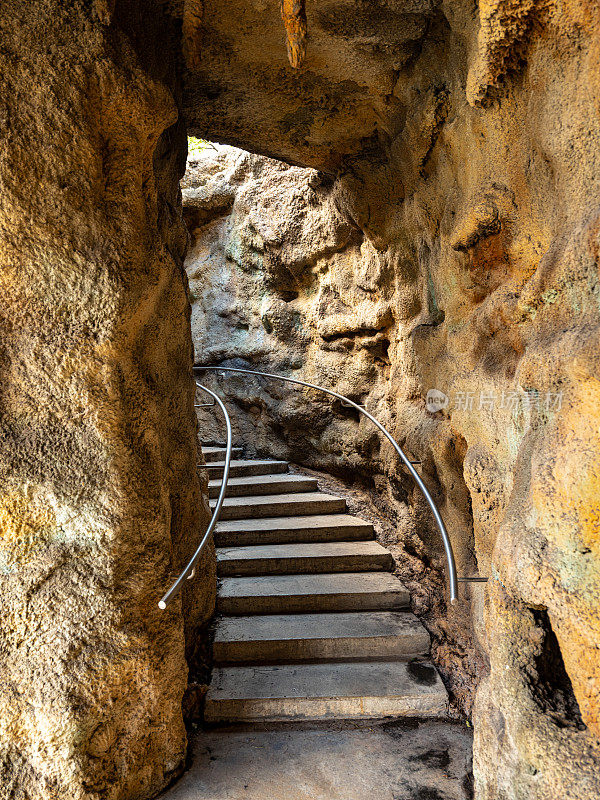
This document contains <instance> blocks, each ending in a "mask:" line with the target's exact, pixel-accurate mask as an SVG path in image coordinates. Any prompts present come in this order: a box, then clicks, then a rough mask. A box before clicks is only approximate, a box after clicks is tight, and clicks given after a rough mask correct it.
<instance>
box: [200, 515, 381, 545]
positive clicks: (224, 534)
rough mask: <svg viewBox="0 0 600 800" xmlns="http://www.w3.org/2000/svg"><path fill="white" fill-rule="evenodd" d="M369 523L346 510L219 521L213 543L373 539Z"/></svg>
mask: <svg viewBox="0 0 600 800" xmlns="http://www.w3.org/2000/svg"><path fill="white" fill-rule="evenodd" d="M374 535H375V534H374V531H373V526H372V525H371V524H370V523H369V522H365V520H364V519H359V518H358V517H352V516H351V515H350V514H324V515H322V516H320V515H317V514H315V515H313V516H309V517H267V518H266V519H245V520H241V521H240V520H230V521H228V522H223V521H221V522H219V523H218V524H217V529H216V531H215V543H216V545H217V547H232V546H233V547H235V546H236V545H239V546H241V545H248V544H285V543H286V542H334V541H341V542H346V541H356V540H364V539H373V537H374Z"/></svg>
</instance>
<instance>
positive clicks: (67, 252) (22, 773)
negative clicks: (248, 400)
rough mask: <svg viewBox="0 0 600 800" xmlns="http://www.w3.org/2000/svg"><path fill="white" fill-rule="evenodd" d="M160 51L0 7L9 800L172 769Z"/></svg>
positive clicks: (152, 38)
mask: <svg viewBox="0 0 600 800" xmlns="http://www.w3.org/2000/svg"><path fill="white" fill-rule="evenodd" d="M142 6H143V8H142ZM177 47H178V40H177V38H176V36H175V33H174V30H173V25H172V22H170V21H169V19H166V18H165V17H164V16H163V14H162V12H161V10H160V8H159V6H158V5H154V4H151V3H143V4H137V3H134V2H131V3H127V4H125V3H117V4H116V6H115V4H114V3H97V4H94V3H88V2H85V3H84V2H78V1H77V0H74V1H73V2H69V3H65V2H56V1H55V0H46V1H45V2H39V3H38V2H36V3H29V2H20V0H7V2H5V3H3V4H2V12H1V14H0V96H1V98H2V99H1V113H0V129H1V131H2V134H1V136H0V231H1V241H0V261H1V267H2V268H1V270H0V290H1V292H2V307H1V310H0V386H1V390H0V395H1V396H0V485H1V494H0V590H1V595H2V615H1V619H0V676H1V677H0V797H1V798H3V799H4V798H6V800H8V798H11V800H16V798H18V799H19V800H59V799H61V800H62V799H63V798H70V799H72V800H92V799H93V800H100V798H102V799H103V800H109V799H110V800H121V799H123V800H125V798H127V800H133V798H146V797H150V796H152V795H155V794H156V793H157V792H158V791H160V790H161V789H162V788H163V787H164V786H166V785H167V784H168V783H169V782H170V781H171V780H172V779H173V777H174V776H176V775H177V774H178V772H179V771H180V770H181V768H182V766H183V761H184V758H185V749H186V735H185V729H184V725H183V718H182V710H181V702H182V696H183V692H184V689H185V685H186V679H187V667H186V661H185V655H184V646H185V642H184V616H183V615H182V606H181V603H180V602H179V601H178V602H176V603H175V604H174V605H173V607H172V608H171V609H170V610H168V611H167V612H162V611H160V610H159V609H158V605H157V603H158V600H159V599H160V597H161V595H162V593H163V592H164V591H165V590H166V588H167V587H168V586H169V584H170V582H171V580H172V579H173V578H174V577H175V574H176V570H177V569H178V568H179V567H180V566H181V564H182V563H183V559H184V557H185V556H188V555H189V554H190V553H191V551H192V550H193V548H194V547H195V542H196V541H197V538H198V537H199V536H200V535H201V533H202V530H203V525H204V524H205V522H206V519H207V509H206V506H205V505H204V500H203V496H202V493H201V485H200V484H199V482H198V478H197V475H196V460H197V453H196V447H195V439H196V420H195V416H194V410H193V383H192V375H191V350H192V348H191V341H190V333H189V306H188V303H187V298H186V288H185V276H184V274H183V268H182V260H183V254H184V250H185V246H186V233H185V228H184V227H183V224H182V220H181V213H180V198H179V188H178V179H179V177H180V175H181V173H182V171H183V169H182V167H183V165H184V163H185V156H184V154H185V147H186V143H185V133H184V130H183V128H182V126H181V124H180V123H178V109H177V104H176V101H175V97H176V93H177V91H178V90H177V79H176V74H175V58H174V57H171V56H169V55H168V53H169V48H170V49H171V50H172V51H173V52H176V48H177ZM182 156H183V160H182ZM200 571H201V577H200V579H199V580H198V581H197V582H196V583H195V584H193V585H192V584H190V587H189V588H188V589H187V593H186V596H185V597H184V600H183V607H184V610H185V622H186V623H187V626H188V632H189V635H190V640H191V641H190V648H189V649H190V650H191V649H192V647H193V638H194V632H195V629H196V627H197V626H198V624H199V623H200V622H201V621H202V620H203V619H204V618H205V617H206V616H208V615H210V613H211V610H212V602H213V597H214V563H213V560H212V555H211V554H209V555H208V556H207V558H206V560H205V562H204V564H203V565H202V567H201V570H200Z"/></svg>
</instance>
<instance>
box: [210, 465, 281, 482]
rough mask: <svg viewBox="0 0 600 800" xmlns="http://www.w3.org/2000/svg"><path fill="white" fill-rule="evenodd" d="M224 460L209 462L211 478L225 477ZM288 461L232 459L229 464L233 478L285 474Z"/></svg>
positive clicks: (230, 474)
mask: <svg viewBox="0 0 600 800" xmlns="http://www.w3.org/2000/svg"><path fill="white" fill-rule="evenodd" d="M224 467H225V464H224V462H222V461H215V462H213V463H210V464H207V465H206V469H207V470H208V477H209V479H211V480H216V479H217V478H222V477H223V469H224ZM288 469H289V465H288V463H287V461H232V462H231V464H230V466H229V476H230V477H231V478H247V477H250V476H253V475H283V474H285V473H287V471H288Z"/></svg>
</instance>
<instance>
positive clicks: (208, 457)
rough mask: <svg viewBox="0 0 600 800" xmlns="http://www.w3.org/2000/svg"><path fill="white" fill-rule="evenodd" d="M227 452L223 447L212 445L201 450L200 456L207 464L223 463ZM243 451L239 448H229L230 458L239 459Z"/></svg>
mask: <svg viewBox="0 0 600 800" xmlns="http://www.w3.org/2000/svg"><path fill="white" fill-rule="evenodd" d="M226 452H227V450H226V448H225V447H215V446H213V445H211V446H209V447H203V448H202V455H203V456H204V461H205V462H206V463H207V464H210V463H211V462H212V461H223V460H224V458H225V454H226ZM243 452H244V451H243V450H242V448H241V447H232V448H231V457H232V458H239V457H240V456H241V455H242V454H243Z"/></svg>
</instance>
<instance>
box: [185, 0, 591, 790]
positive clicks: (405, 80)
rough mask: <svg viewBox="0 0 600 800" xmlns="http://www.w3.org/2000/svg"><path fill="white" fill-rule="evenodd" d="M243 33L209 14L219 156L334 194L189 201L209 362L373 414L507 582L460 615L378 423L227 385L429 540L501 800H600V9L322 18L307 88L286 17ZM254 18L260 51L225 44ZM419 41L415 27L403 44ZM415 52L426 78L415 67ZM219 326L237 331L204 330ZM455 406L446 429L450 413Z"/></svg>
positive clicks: (483, 570)
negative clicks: (339, 398)
mask: <svg viewBox="0 0 600 800" xmlns="http://www.w3.org/2000/svg"><path fill="white" fill-rule="evenodd" d="M241 5H242V4H238V3H233V4H231V3H225V2H222V1H221V0H214V1H213V2H211V3H210V4H206V7H205V10H204V18H203V22H202V26H203V31H204V34H203V35H204V40H203V41H204V46H203V49H202V64H201V67H200V68H199V69H196V70H194V69H189V70H188V74H187V77H186V97H185V107H186V114H187V116H188V119H189V121H190V123H191V126H192V129H193V131H194V132H196V133H198V134H199V135H203V136H205V137H208V138H215V139H218V140H220V141H222V142H226V143H229V144H233V145H236V144H237V145H239V144H242V145H244V146H247V147H250V148H251V149H254V150H256V151H260V152H261V153H262V154H263V155H267V156H277V157H279V158H282V159H284V160H287V161H288V162H290V163H294V164H302V165H303V166H305V167H310V168H314V169H319V170H321V171H322V172H321V174H317V173H316V172H313V171H310V172H306V173H302V174H301V173H300V172H298V174H297V175H296V178H294V180H296V181H297V188H296V190H294V189H292V188H289V181H290V180H292V176H293V174H294V173H293V171H289V170H288V171H286V169H285V168H284V167H282V166H281V165H273V164H265V162H257V161H255V160H254V157H251V156H237V157H236V158H238V159H240V158H241V161H236V160H235V159H233V161H231V163H229V165H225V164H224V163H223V161H219V157H218V156H215V155H214V154H213V156H214V157H212V156H209V157H208V160H209V161H210V164H211V166H210V167H208V173H209V174H208V177H206V179H204V178H203V179H202V180H201V181H199V182H198V179H194V178H193V174H194V172H193V171H192V172H191V173H190V175H191V176H192V177H191V178H190V180H191V181H192V183H190V184H189V185H188V188H187V189H186V194H187V195H190V192H191V194H193V191H196V190H197V184H198V185H199V183H203V188H202V191H201V192H200V195H202V192H204V193H205V194H206V198H202V197H201V196H197V197H196V199H195V200H193V201H192V198H191V195H190V196H189V199H188V201H186V202H189V203H191V204H192V205H194V204H195V208H194V209H191V210H190V211H189V215H190V218H191V223H192V225H193V226H195V231H194V234H193V235H194V247H193V250H192V255H191V256H190V260H189V261H188V273H189V275H190V279H191V286H192V290H193V292H194V294H195V296H197V297H200V296H202V297H203V300H202V301H196V303H195V310H194V338H195V341H196V345H197V348H198V349H197V357H198V358H199V360H201V361H202V362H203V363H207V362H209V361H215V360H220V359H223V360H224V359H233V358H235V357H240V358H242V359H243V360H244V363H247V364H250V365H251V366H262V367H270V368H271V369H273V370H274V371H283V372H284V373H285V374H289V375H292V376H293V375H297V376H299V377H304V378H306V379H308V380H313V381H314V382H316V383H321V384H323V385H325V386H328V387H330V388H334V389H336V390H337V391H340V392H342V393H344V394H347V395H349V396H350V397H352V398H353V399H355V400H358V401H360V402H362V403H363V404H364V405H365V406H366V407H367V408H368V409H369V410H370V411H373V412H374V413H376V414H377V415H378V416H379V417H380V418H381V419H382V421H383V422H384V423H386V424H387V425H389V427H390V429H391V430H392V432H393V433H394V434H395V435H396V437H397V438H398V439H399V441H400V442H401V443H403V444H404V445H405V447H406V449H407V450H408V452H409V454H410V455H412V456H413V457H414V458H415V460H421V461H422V462H423V466H422V467H421V469H422V470H423V477H424V478H425V479H426V480H427V481H428V482H429V484H430V485H431V487H432V489H433V490H434V491H435V494H436V498H437V500H438V501H439V504H440V507H441V510H442V513H443V514H444V517H445V519H446V520H447V524H448V527H449V528H450V531H451V535H452V538H453V541H454V545H455V548H456V551H457V556H458V560H459V572H461V573H462V574H467V575H473V574H479V575H484V576H489V577H490V582H489V583H488V585H487V586H481V585H475V586H473V587H472V588H470V589H467V590H466V593H467V598H468V602H467V604H466V605H465V604H463V605H461V606H460V607H459V609H458V610H456V609H448V610H445V609H444V608H443V607H442V606H441V605H440V604H439V597H441V596H442V591H441V587H442V580H441V573H440V571H439V567H440V565H441V563H442V562H441V559H440V552H439V550H436V547H439V541H438V538H437V536H436V531H435V528H433V527H432V526H431V524H430V522H428V517H427V515H426V513H425V511H424V508H423V503H422V500H421V499H420V498H419V496H418V493H417V492H415V490H414V488H413V487H411V485H410V482H408V481H407V480H406V479H405V478H402V477H399V475H400V474H401V472H400V470H399V467H398V464H397V463H396V460H395V459H394V458H393V454H392V452H391V451H390V450H389V449H388V448H387V447H386V446H385V445H380V443H379V439H378V437H377V436H376V435H374V433H373V431H372V430H371V429H370V428H369V425H368V423H366V422H359V421H358V420H357V419H356V418H355V417H354V415H353V414H352V412H349V411H348V410H346V409H343V408H339V407H336V406H335V405H332V404H330V403H329V402H327V401H325V400H321V399H319V398H317V397H316V396H314V395H309V402H307V398H306V396H302V395H298V394H296V393H294V392H293V391H290V390H288V389H286V388H284V387H277V386H275V385H273V384H266V383H265V384H258V383H256V382H249V381H248V379H244V380H242V379H240V378H231V377H230V378H228V379H227V382H226V383H224V382H222V381H221V383H220V385H222V386H223V387H226V389H225V391H226V393H227V395H228V396H229V397H230V398H237V405H238V420H239V423H238V424H239V425H240V426H242V427H241V432H242V434H243V438H244V439H246V440H249V441H252V440H254V441H256V443H257V448H258V449H259V450H261V449H264V450H265V451H266V450H267V441H268V443H269V444H268V448H269V449H270V450H271V452H272V451H273V442H279V444H278V445H277V447H278V448H279V449H278V450H277V451H276V452H275V454H281V455H282V456H283V455H285V456H286V457H288V458H292V459H295V460H297V461H299V462H301V463H303V464H307V465H308V466H313V467H315V468H320V469H327V470H333V471H335V470H336V469H337V472H338V473H339V474H340V475H345V476H346V478H347V480H348V481H349V482H352V481H355V482H360V484H361V485H363V486H364V487H366V489H367V490H368V492H369V493H370V496H371V497H374V498H375V499H376V502H378V503H379V504H380V506H381V508H382V509H384V510H387V511H388V512H390V511H391V512H392V513H395V514H396V515H397V518H398V519H399V520H401V521H402V522H403V524H402V525H401V526H399V528H403V529H404V528H405V527H409V530H410V535H409V536H408V538H407V539H406V541H405V542H404V543H403V549H404V551H405V552H406V553H407V554H408V555H409V556H412V558H413V561H412V562H410V559H409V560H408V561H409V563H412V567H410V569H412V570H413V578H414V580H413V581H412V585H411V589H412V590H413V592H414V594H415V598H416V600H417V602H418V603H421V602H423V605H424V608H422V610H423V611H426V615H429V621H428V624H430V625H431V626H432V627H433V628H434V642H435V644H434V655H435V657H436V659H437V660H438V663H439V664H440V666H441V668H442V670H443V672H444V675H445V677H446V679H447V680H448V681H449V683H450V686H451V688H452V689H453V690H454V691H455V695H456V696H457V699H458V700H459V703H460V704H461V705H462V707H463V708H464V709H465V710H468V709H469V704H470V700H471V699H472V698H471V695H470V693H469V689H468V686H466V687H465V686H461V679H460V676H461V675H462V676H466V677H465V679H466V681H467V683H469V682H470V683H471V684H472V687H471V688H474V687H475V684H477V689H476V693H475V703H474V710H473V724H474V729H475V781H476V796H477V797H479V798H485V799H486V800H499V798H502V800H508V799H510V800H512V799H513V798H514V799H515V800H516V798H519V799H520V798H525V797H527V798H532V797H533V798H542V797H546V796H552V797H560V798H577V800H589V797H592V796H595V795H597V794H599V793H600V779H599V777H598V775H599V774H600V770H599V764H600V742H599V736H600V725H599V719H600V674H599V672H600V652H599V650H598V641H599V640H600V639H599V636H598V633H599V627H600V616H599V613H598V608H599V604H598V600H599V598H600V566H599V565H600V552H599V551H600V536H599V535H598V530H599V520H598V512H597V497H598V491H597V483H598V475H599V474H600V442H599V441H598V387H597V373H598V367H599V363H598V352H600V351H599V347H598V344H599V342H598V338H599V336H598V334H599V331H600V316H599V309H598V302H597V297H598V293H599V287H598V264H599V252H600V247H599V245H598V230H599V229H600V211H599V209H600V182H599V181H598V174H599V168H600V134H599V133H598V131H599V124H598V123H599V115H600V105H599V104H598V97H599V96H600V35H599V34H600V12H599V11H598V7H597V5H596V4H591V3H571V2H567V3H561V4H558V3H554V2H545V1H543V2H528V1H527V0H515V2H510V3H509V2H489V3H488V2H481V3H480V6H479V9H477V8H475V6H474V5H473V4H471V3H467V2H445V3H444V2H442V3H431V4H427V8H425V5H426V4H424V3H409V2H406V3H405V2H390V3H385V4H384V3H370V2H369V3H367V2H365V3H352V4H350V3H337V4H335V5H334V4H333V3H325V4H322V3H319V4H317V3H314V4H313V3H311V2H307V4H306V15H307V30H308V36H307V47H306V55H305V59H304V61H303V66H302V67H301V68H300V70H299V72H298V73H297V72H296V71H295V70H294V69H293V68H292V67H291V66H290V65H289V64H288V63H287V62H286V58H287V56H286V50H285V36H284V33H283V31H282V29H281V27H280V20H279V15H278V8H277V4H276V3H274V2H273V3H271V2H267V3H261V4H243V6H244V8H243V9H242V8H241ZM259 5H260V8H259ZM350 6H352V7H350ZM409 8H410V11H409V10H408V9H409ZM232 9H235V12H234V11H233V10H232ZM375 9H377V10H378V12H381V13H375ZM369 11H371V12H373V13H372V14H369V13H368V12H369ZM231 13H236V14H238V15H239V16H238V17H236V18H238V19H241V20H242V21H243V24H240V25H239V27H232V26H231V25H230V26H229V27H228V28H227V31H226V26H227V20H228V19H231V17H229V15H230V14H231ZM408 13H410V14H412V15H413V16H412V17H411V25H412V27H411V26H410V25H409V24H408V21H406V20H405V21H404V22H403V24H402V26H401V25H400V24H399V23H398V22H397V17H395V19H396V22H393V21H392V17H393V16H394V15H397V14H403V15H404V14H408ZM357 14H362V17H361V19H362V23H361V25H362V27H361V28H360V31H359V29H358V26H357V23H356V15H357ZM386 14H388V16H386ZM385 20H388V22H387V23H386V24H384V21H385ZM405 23H406V24H405ZM259 31H260V35H259V33H258V32H259ZM402 31H404V34H402ZM394 35H395V38H394ZM402 35H404V36H405V40H403V39H402ZM359 37H362V38H363V41H362V42H358V38H359ZM369 37H370V39H369ZM392 38H394V41H395V42H396V43H398V45H399V46H400V44H401V43H402V42H403V41H405V43H410V46H411V47H412V48H413V49H412V52H411V55H410V56H407V57H406V58H405V59H401V60H400V61H396V60H395V57H394V56H393V55H392V53H391V51H390V46H391V44H390V40H391V39H392ZM259 39H260V42H259ZM365 39H368V40H369V46H368V47H367V48H365V47H364V46H363V45H365ZM359 45H360V46H359ZM377 45H379V47H378V46H377ZM402 46H404V45H402ZM367 51H368V52H367ZM357 53H360V54H361V55H360V57H359V56H358V55H357ZM384 76H386V77H387V79H384ZM198 169H199V167H197V168H196V170H198ZM278 171H279V173H281V174H279V177H277V172H278ZM286 182H287V183H288V189H287V190H286V189H285V185H286ZM192 184H193V185H192ZM278 186H281V192H282V193H280V194H278V192H279V189H278ZM217 187H218V188H217ZM192 189H193V191H192ZM286 192H287V193H286ZM213 193H214V198H213V199H212V200H209V199H208V197H209V196H212V195H213ZM263 200H264V203H265V205H264V207H263V205H262V204H263ZM211 203H212V206H211ZM203 215H204V216H203ZM278 215H279V218H278ZM321 222H322V227H323V229H321V227H320V226H321ZM313 231H314V233H313ZM203 275H204V276H206V277H205V279H204V285H203V284H202V278H201V276H203ZM194 287H195V288H194ZM209 296H211V298H212V299H210V300H209V299H208V297H209ZM201 303H204V304H205V305H204V309H208V308H209V307H211V308H218V309H219V311H218V312H217V313H216V314H212V315H211V314H208V316H207V317H206V319H205V317H204V314H203V310H202V307H201ZM211 313H212V312H211ZM230 363H232V362H230ZM431 389H437V390H440V391H441V392H443V393H444V394H445V395H446V396H447V397H448V398H449V399H448V404H447V406H446V407H443V408H441V409H440V410H437V411H436V410H435V407H433V410H428V408H427V405H426V397H427V393H428V391H429V390H431ZM442 405H443V404H442ZM381 476H383V477H381ZM409 523H410V524H412V526H413V527H412V529H410V526H409ZM400 560H401V559H399V561H400ZM419 584H422V585H423V586H425V591H424V592H423V594H424V596H425V597H424V600H421V598H420V597H419V593H418V589H417V586H418V585H419ZM432 588H435V591H432ZM468 619H470V620H471V622H472V628H471V624H470V623H469V621H468ZM436 626H438V629H439V631H440V635H437V634H436V633H435V628H436ZM470 630H473V631H474V633H475V637H476V640H477V643H478V644H477V645H476V644H475V643H474V642H473V640H472V638H471V635H470ZM481 654H483V656H482V655H481ZM488 670H489V674H487V675H486V672H488Z"/></svg>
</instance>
